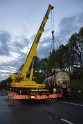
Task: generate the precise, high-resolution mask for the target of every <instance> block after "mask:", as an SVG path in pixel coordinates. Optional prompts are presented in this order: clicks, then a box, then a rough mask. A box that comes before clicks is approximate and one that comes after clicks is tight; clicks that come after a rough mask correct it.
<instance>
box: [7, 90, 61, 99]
mask: <svg viewBox="0 0 83 124" xmlns="http://www.w3.org/2000/svg"><path fill="white" fill-rule="evenodd" d="M8 96H10V97H12V99H48V98H53V99H54V98H61V97H62V94H50V95H48V96H47V95H35V96H31V95H30V96H29V95H18V94H17V93H14V92H8Z"/></svg>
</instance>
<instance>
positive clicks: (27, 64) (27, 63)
mask: <svg viewBox="0 0 83 124" xmlns="http://www.w3.org/2000/svg"><path fill="white" fill-rule="evenodd" d="M52 9H53V6H51V4H49V6H48V9H47V12H46V14H45V16H44V18H43V21H42V23H41V25H40V28H39V30H38V32H37V34H36V37H35V39H34V42H33V44H32V47H31V49H30V51H29V54H28V56H27V58H26V61H25V63H24V66H23V68H22V71H21V75H22V77H26V75H27V72H28V71H29V67H30V65H31V62H32V59H33V57H34V56H37V51H36V48H37V46H38V43H39V40H40V38H41V35H42V33H43V32H44V27H45V24H46V22H47V19H48V16H49V13H50V11H51V10H52Z"/></svg>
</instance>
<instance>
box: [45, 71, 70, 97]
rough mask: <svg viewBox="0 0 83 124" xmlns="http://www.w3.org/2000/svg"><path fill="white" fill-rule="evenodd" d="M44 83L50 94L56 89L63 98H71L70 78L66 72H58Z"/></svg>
mask: <svg viewBox="0 0 83 124" xmlns="http://www.w3.org/2000/svg"><path fill="white" fill-rule="evenodd" d="M43 83H44V84H45V86H46V88H48V89H49V91H50V92H53V89H54V88H56V92H57V93H58V92H62V94H63V96H69V93H70V87H69V85H70V76H69V75H68V74H67V73H66V72H63V71H60V72H57V73H55V74H54V75H52V76H50V77H48V78H46V79H45V80H44V82H43Z"/></svg>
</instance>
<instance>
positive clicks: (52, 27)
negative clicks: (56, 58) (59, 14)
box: [51, 10, 54, 52]
mask: <svg viewBox="0 0 83 124" xmlns="http://www.w3.org/2000/svg"><path fill="white" fill-rule="evenodd" d="M51 33H52V44H51V49H52V51H53V50H54V10H52V11H51ZM52 51H51V52H52Z"/></svg>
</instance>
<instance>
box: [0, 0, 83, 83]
mask: <svg viewBox="0 0 83 124" xmlns="http://www.w3.org/2000/svg"><path fill="white" fill-rule="evenodd" d="M49 4H52V5H53V6H54V9H53V11H52V14H50V15H49V19H48V20H47V23H46V25H45V30H44V32H43V34H42V36H41V39H40V42H39V45H38V48H37V53H38V57H39V58H45V57H48V56H49V52H50V51H51V50H52V36H51V31H52V30H54V32H55V33H54V37H55V39H54V48H55V50H56V49H57V48H59V46H60V45H62V44H64V45H65V44H67V43H68V38H69V37H70V36H71V35H72V34H73V33H75V32H78V31H79V30H80V28H81V27H83V0H0V81H1V80H4V79H6V78H7V77H9V75H10V74H11V73H15V72H17V71H18V70H19V68H20V66H21V65H22V64H23V63H24V62H25V59H26V56H27V55H28V52H29V50H30V47H31V45H32V43H33V40H34V38H35V35H36V33H37V31H38V28H39V26H40V24H41V22H42V20H43V17H44V15H45V13H46V11H47V8H48V5H49Z"/></svg>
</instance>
